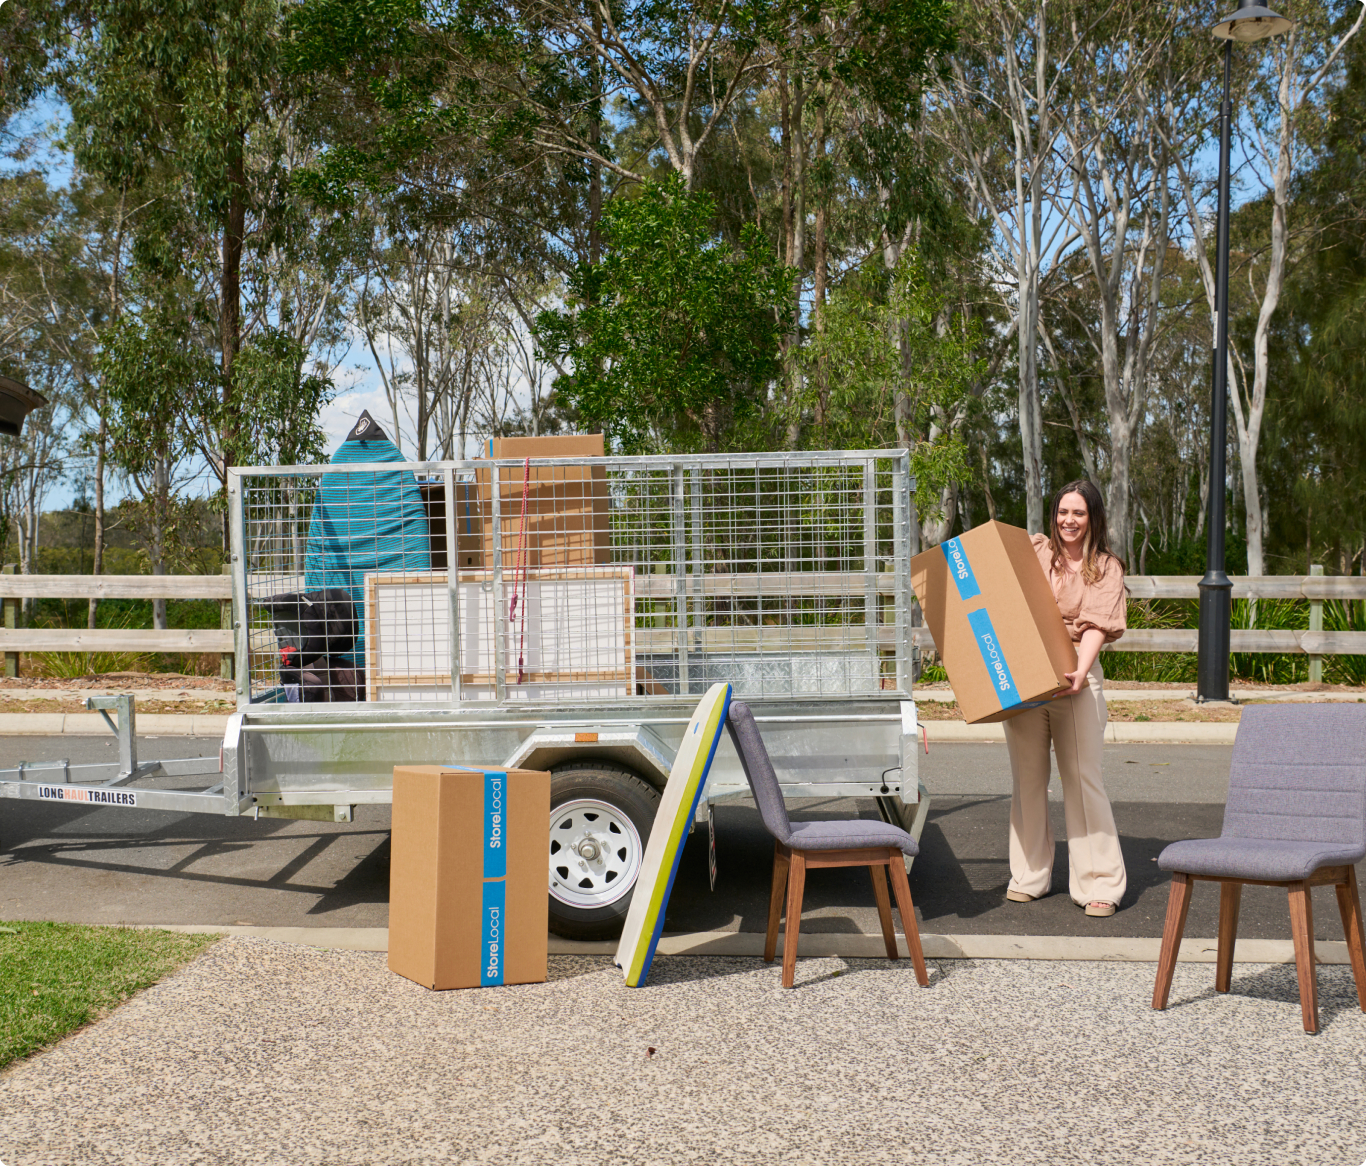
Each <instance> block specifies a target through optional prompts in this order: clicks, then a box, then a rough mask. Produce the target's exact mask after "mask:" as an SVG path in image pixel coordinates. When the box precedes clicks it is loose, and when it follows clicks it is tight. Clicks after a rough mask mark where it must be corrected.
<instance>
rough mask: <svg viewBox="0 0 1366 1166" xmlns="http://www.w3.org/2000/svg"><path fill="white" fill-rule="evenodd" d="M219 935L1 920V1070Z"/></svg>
mask: <svg viewBox="0 0 1366 1166" xmlns="http://www.w3.org/2000/svg"><path fill="white" fill-rule="evenodd" d="M218 938H219V937H218V936H216V935H181V934H179V933H177V932H173V931H146V930H141V929H138V928H131V927H88V926H85V925H83V924H78V923H0V1069H3V1068H4V1067H5V1066H6V1065H8V1064H9V1063H10V1062H11V1061H16V1060H18V1059H19V1058H20V1057H27V1056H29V1055H30V1054H31V1053H36V1052H37V1051H38V1050H40V1049H43V1048H46V1047H47V1046H48V1045H51V1044H54V1043H55V1042H57V1041H59V1040H61V1038H62V1037H64V1036H66V1035H67V1033H69V1032H73V1031H75V1030H76V1029H78V1028H80V1027H81V1025H83V1024H89V1023H90V1022H91V1021H94V1020H98V1019H99V1018H100V1017H101V1016H103V1015H104V1014H105V1013H107V1012H109V1011H110V1010H111V1009H113V1008H116V1007H117V1006H118V1005H120V1004H122V1003H123V1001H125V1000H127V999H128V997H129V996H131V995H132V994H133V993H134V992H137V991H139V990H140V989H142V988H146V987H149V986H150V985H152V984H155V983H156V982H157V981H158V980H160V979H161V978H162V977H163V976H165V975H166V974H167V973H169V972H173V971H174V970H175V969H176V968H178V967H180V965H181V964H183V963H186V962H187V961H188V960H191V959H193V958H194V957H195V956H196V955H198V954H199V953H200V952H201V951H203V950H204V948H206V947H208V945H209V944H211V943H213V942H214V941H215V940H217V939H218Z"/></svg>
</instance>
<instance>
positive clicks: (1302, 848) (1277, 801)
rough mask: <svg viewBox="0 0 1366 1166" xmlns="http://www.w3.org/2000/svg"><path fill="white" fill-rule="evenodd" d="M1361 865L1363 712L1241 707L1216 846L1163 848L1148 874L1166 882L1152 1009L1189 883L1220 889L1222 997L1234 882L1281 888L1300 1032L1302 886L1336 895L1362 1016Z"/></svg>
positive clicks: (1304, 928)
mask: <svg viewBox="0 0 1366 1166" xmlns="http://www.w3.org/2000/svg"><path fill="white" fill-rule="evenodd" d="M1363 858H1366V706H1361V705H1355V704H1321V705H1288V704H1287V705H1252V706H1250V707H1248V708H1246V709H1244V710H1243V717H1242V723H1241V724H1239V726H1238V736H1237V739H1236V740H1235V742H1234V745H1233V763H1232V766H1231V767H1230V769H1229V780H1228V803H1227V805H1226V806H1225V808H1224V829H1223V833H1221V834H1220V835H1219V837H1218V838H1201V839H1193V840H1191V841H1187V842H1174V843H1172V844H1171V845H1170V846H1168V847H1167V848H1166V849H1165V850H1164V851H1163V852H1162V854H1161V855H1160V856H1159V857H1158V860H1157V865H1158V866H1159V867H1161V869H1162V870H1167V871H1171V872H1172V889H1171V896H1170V898H1169V899H1168V901H1167V923H1166V927H1165V928H1164V929H1163V932H1162V955H1161V958H1160V960H1159V962H1158V966H1157V984H1156V986H1155V987H1154V989H1153V1007H1154V1008H1157V1009H1162V1008H1165V1007H1166V1006H1167V996H1168V994H1169V993H1170V991H1171V985H1172V972H1173V971H1174V970H1175V968H1176V957H1177V953H1178V951H1179V949H1180V946H1181V933H1182V931H1184V930H1185V926H1186V911H1187V910H1188V908H1189V907H1190V901H1191V887H1192V883H1193V882H1194V880H1196V879H1210V880H1212V881H1214V882H1217V883H1219V945H1218V952H1217V956H1216V964H1215V975H1214V987H1215V991H1218V992H1227V991H1228V990H1229V986H1230V981H1231V978H1232V975H1233V945H1234V941H1235V940H1236V938H1237V935H1238V906H1239V903H1240V901H1241V898H1242V893H1243V884H1244V883H1253V884H1256V885H1259V886H1275V887H1285V888H1286V889H1287V890H1288V891H1289V893H1290V930H1291V934H1292V935H1293V937H1294V941H1295V970H1296V973H1297V974H1298V977H1299V984H1300V1012H1301V1014H1302V1016H1303V1019H1304V1030H1305V1032H1317V1031H1318V1027H1319V1008H1318V979H1317V976H1316V975H1315V972H1314V916H1313V908H1312V904H1311V901H1310V893H1309V891H1310V888H1311V887H1319V886H1332V887H1334V888H1335V889H1336V891H1337V899H1338V911H1339V912H1340V913H1341V915H1342V929H1343V931H1344V932H1345V933H1346V936H1347V950H1348V955H1349V958H1350V960H1351V964H1352V974H1353V976H1354V977H1355V978H1356V988H1357V1000H1358V1002H1359V1003H1360V1004H1361V1007H1362V1010H1363V1011H1366V940H1364V939H1363V933H1362V919H1361V898H1360V895H1359V893H1358V891H1357V876H1356V866H1355V864H1356V863H1358V862H1360V861H1361V860H1362V859H1363Z"/></svg>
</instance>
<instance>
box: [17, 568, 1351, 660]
mask: <svg viewBox="0 0 1366 1166" xmlns="http://www.w3.org/2000/svg"><path fill="white" fill-rule="evenodd" d="M1322 571H1323V568H1322V567H1311V568H1310V574H1308V575H1259V576H1247V575H1235V576H1232V582H1233V598H1234V599H1280V600H1285V599H1290V600H1305V601H1307V602H1308V603H1309V628H1308V629H1307V630H1304V631H1295V630H1283V629H1274V628H1266V629H1262V628H1234V629H1233V633H1232V649H1233V651H1235V652H1251V653H1258V652H1261V653H1276V654H1281V653H1290V654H1303V655H1307V656H1308V657H1309V677H1310V679H1311V680H1313V681H1320V680H1322V678H1323V657H1324V656H1338V655H1342V656H1366V631H1360V632H1358V631H1324V630H1323V604H1324V601H1325V600H1337V601H1346V600H1366V577H1362V576H1360V575H1324V574H1322ZM859 578H860V579H861V578H862V576H861V575H860V576H859ZM1199 582H1200V578H1199V576H1197V575H1131V576H1129V578H1128V579H1127V580H1126V586H1127V588H1128V592H1129V598H1130V599H1197V598H1199V590H1198V584H1199ZM828 585H829V586H830V587H831V588H832V590H831V594H845V593H846V591H847V588H845V587H844V586H843V581H842V580H839V579H838V578H833V579H831V581H830V583H829V584H828ZM861 586H862V585H861V584H860V587H861ZM878 590H879V591H885V592H890V580H889V581H888V583H887V584H885V585H880V586H879V588H878ZM24 599H85V600H89V599H216V600H218V601H219V604H220V612H221V619H220V621H219V623H220V626H219V627H218V628H185V629H170V630H149V629H143V628H95V629H87V628H24V627H19V626H18V623H19V620H18V611H19V605H20V603H21V602H22V601H23V600H24ZM0 604H3V609H4V627H3V628H0V651H2V652H3V653H4V674H5V675H6V676H14V675H16V674H17V669H18V654H19V653H20V652H139V653H141V652H171V653H183V652H191V653H198V652H218V653H221V654H222V656H223V661H224V666H223V675H224V676H228V677H230V676H231V675H232V671H231V669H232V653H233V647H234V643H233V631H232V623H233V615H232V580H231V578H230V577H229V576H228V575H227V574H226V573H224V574H222V575H19V574H15V573H14V567H13V565H9V566H6V567H4V568H3V569H0ZM1196 636H1197V631H1196V629H1195V628H1133V629H1131V630H1130V631H1129V632H1127V633H1126V634H1125V636H1124V638H1123V639H1121V640H1120V641H1118V642H1117V643H1115V644H1112V645H1109V647H1108V649H1107V650H1113V651H1121V652H1164V653H1165V652H1173V653H1193V652H1194V651H1195V650H1196ZM913 637H914V640H915V642H916V643H917V644H918V645H919V646H920V647H921V649H922V650H928V649H932V648H933V647H934V644H933V641H932V640H931V638H930V635H929V631H928V629H926V628H923V627H918V628H915V629H914V633H913Z"/></svg>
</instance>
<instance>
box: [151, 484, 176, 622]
mask: <svg viewBox="0 0 1366 1166" xmlns="http://www.w3.org/2000/svg"><path fill="white" fill-rule="evenodd" d="M152 475H153V479H152V480H153V483H154V484H153V487H152V497H151V504H152V537H151V539H150V540H149V541H150V543H151V545H150V546H149V547H148V556H147V557H148V558H149V559H151V561H152V574H153V575H164V574H166V540H167V537H168V533H169V532H168V531H167V529H166V519H167V516H168V514H169V511H170V506H171V481H170V467H169V466H168V465H167V464H166V459H165V458H157V459H156V465H155V466H154V467H153V469H152ZM152 627H153V628H155V629H156V630H158V631H165V630H166V600H165V598H164V597H163V598H160V599H154V600H152Z"/></svg>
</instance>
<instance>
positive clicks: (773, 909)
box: [764, 842, 792, 964]
mask: <svg viewBox="0 0 1366 1166" xmlns="http://www.w3.org/2000/svg"><path fill="white" fill-rule="evenodd" d="M791 865H792V852H791V851H790V850H788V848H787V847H786V846H784V845H783V844H782V843H781V842H775V843H774V844H773V887H772V889H771V890H770V891H769V894H768V933H767V934H766V935H765V936H764V963H766V964H771V963H772V962H773V957H774V955H776V954H777V951H778V923H779V921H780V920H781V919H782V917H783V895H784V894H786V893H787V871H788V867H789V866H791Z"/></svg>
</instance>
